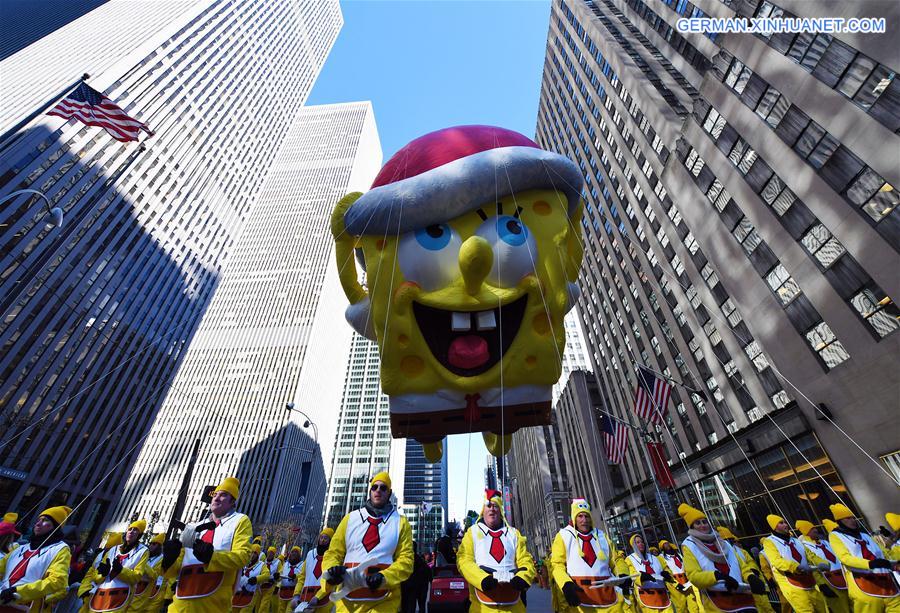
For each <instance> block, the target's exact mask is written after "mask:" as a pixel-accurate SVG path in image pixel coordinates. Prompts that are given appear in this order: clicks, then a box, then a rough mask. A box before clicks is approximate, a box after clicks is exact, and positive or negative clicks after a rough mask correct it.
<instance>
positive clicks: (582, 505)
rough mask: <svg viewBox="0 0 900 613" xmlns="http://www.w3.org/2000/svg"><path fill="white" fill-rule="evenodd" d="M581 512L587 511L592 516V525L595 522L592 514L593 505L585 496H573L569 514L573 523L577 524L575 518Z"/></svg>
mask: <svg viewBox="0 0 900 613" xmlns="http://www.w3.org/2000/svg"><path fill="white" fill-rule="evenodd" d="M581 513H587V514H588V515H589V516H590V518H591V525H593V523H594V516H593V515H591V505H590V504H589V503H588V501H587V500H585V499H584V498H573V499H572V505H571V506H570V507H569V516H570V517H571V518H572V524H573V525H574V524H575V518H576V517H578V515H579V514H581Z"/></svg>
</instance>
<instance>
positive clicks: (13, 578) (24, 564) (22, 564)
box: [9, 549, 40, 586]
mask: <svg viewBox="0 0 900 613" xmlns="http://www.w3.org/2000/svg"><path fill="white" fill-rule="evenodd" d="M39 551H40V549H35V550H33V551H26V552H25V553H23V554H22V559H21V560H19V563H18V564H16V567H15V568H14V569H13V571H12V574H11V575H10V576H9V585H10V586H13V585H15V584H16V583H18V582H19V580H20V579H21V578H22V577H24V576H25V571H26V570H28V561H29V560H31V558H33V557H34V556H36V555H37V554H38V552H39Z"/></svg>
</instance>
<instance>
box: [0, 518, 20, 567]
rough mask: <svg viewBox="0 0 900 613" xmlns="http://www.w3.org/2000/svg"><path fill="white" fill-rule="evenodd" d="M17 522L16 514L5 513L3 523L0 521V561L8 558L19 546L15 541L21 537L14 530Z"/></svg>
mask: <svg viewBox="0 0 900 613" xmlns="http://www.w3.org/2000/svg"><path fill="white" fill-rule="evenodd" d="M17 521H19V514H18V513H5V514H4V515H3V521H0V559H3V558H5V557H6V556H8V555H9V554H10V552H12V550H13V549H15V548H16V547H18V546H19V544H18V543H17V542H16V539H17V538H19V537H20V536H22V533H21V532H19V531H18V530H16V522H17Z"/></svg>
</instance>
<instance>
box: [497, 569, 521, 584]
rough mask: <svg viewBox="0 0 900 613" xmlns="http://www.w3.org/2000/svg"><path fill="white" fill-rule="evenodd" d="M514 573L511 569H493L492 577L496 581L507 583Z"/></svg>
mask: <svg viewBox="0 0 900 613" xmlns="http://www.w3.org/2000/svg"><path fill="white" fill-rule="evenodd" d="M515 576H516V574H515V573H514V572H512V571H511V570H495V571H494V579H496V580H497V583H509V582H510V581H512V578H513V577H515Z"/></svg>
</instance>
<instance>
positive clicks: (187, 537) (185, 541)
mask: <svg viewBox="0 0 900 613" xmlns="http://www.w3.org/2000/svg"><path fill="white" fill-rule="evenodd" d="M199 525H200V523H199V522H194V523H192V524H188V525H186V526H185V527H184V530H182V531H181V544H182V545H183V546H184V547H187V548H189V549H191V548H193V547H194V541H196V540H197V526H199Z"/></svg>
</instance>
